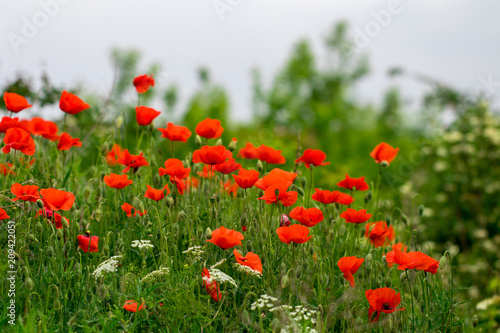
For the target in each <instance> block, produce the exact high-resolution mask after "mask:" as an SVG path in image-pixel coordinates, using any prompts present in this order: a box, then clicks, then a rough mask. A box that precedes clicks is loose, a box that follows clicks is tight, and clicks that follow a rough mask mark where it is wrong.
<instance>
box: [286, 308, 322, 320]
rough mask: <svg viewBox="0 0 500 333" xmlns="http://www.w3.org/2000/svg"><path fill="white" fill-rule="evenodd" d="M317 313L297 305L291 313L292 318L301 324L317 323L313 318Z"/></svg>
mask: <svg viewBox="0 0 500 333" xmlns="http://www.w3.org/2000/svg"><path fill="white" fill-rule="evenodd" d="M315 313H316V310H311V309H308V308H306V307H303V306H302V305H297V306H296V307H295V308H294V309H293V311H290V316H291V317H292V319H293V320H294V321H295V322H297V323H299V322H301V321H309V320H310V321H311V323H313V324H315V323H316V318H315V317H314V316H313V315H314V314H315Z"/></svg>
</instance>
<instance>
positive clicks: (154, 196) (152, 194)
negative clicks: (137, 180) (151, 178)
mask: <svg viewBox="0 0 500 333" xmlns="http://www.w3.org/2000/svg"><path fill="white" fill-rule="evenodd" d="M146 186H147V188H148V189H147V190H146V193H145V194H144V197H145V198H148V199H151V200H154V201H160V200H161V199H163V198H165V190H167V194H169V193H170V189H169V188H168V186H167V185H165V186H164V187H163V188H162V189H161V190H157V189H154V188H152V187H151V186H149V185H146Z"/></svg>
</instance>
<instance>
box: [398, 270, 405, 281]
mask: <svg viewBox="0 0 500 333" xmlns="http://www.w3.org/2000/svg"><path fill="white" fill-rule="evenodd" d="M399 279H400V280H401V283H402V282H403V281H404V280H405V279H406V273H405V272H403V273H401V274H400V275H399Z"/></svg>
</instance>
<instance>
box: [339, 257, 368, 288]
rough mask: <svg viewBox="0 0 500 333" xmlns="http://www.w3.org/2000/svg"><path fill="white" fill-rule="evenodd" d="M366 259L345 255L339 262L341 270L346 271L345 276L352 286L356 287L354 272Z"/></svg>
mask: <svg viewBox="0 0 500 333" xmlns="http://www.w3.org/2000/svg"><path fill="white" fill-rule="evenodd" d="M364 261H365V259H364V258H357V257H343V258H340V260H339V261H338V262H337V266H339V268H340V271H341V272H342V273H344V278H345V279H346V280H347V281H349V284H350V285H351V287H354V276H353V275H354V273H356V272H357V271H358V269H359V268H360V267H361V264H362V263H363V262H364Z"/></svg>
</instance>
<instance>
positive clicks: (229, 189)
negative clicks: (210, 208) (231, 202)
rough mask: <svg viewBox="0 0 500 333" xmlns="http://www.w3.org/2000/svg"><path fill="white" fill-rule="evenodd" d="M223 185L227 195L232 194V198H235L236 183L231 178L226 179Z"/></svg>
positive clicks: (236, 191)
mask: <svg viewBox="0 0 500 333" xmlns="http://www.w3.org/2000/svg"><path fill="white" fill-rule="evenodd" d="M223 185H224V190H225V191H226V193H227V194H229V195H231V194H232V195H233V198H236V195H237V194H238V184H236V183H232V182H231V180H228V181H227V182H225V183H224V184H223Z"/></svg>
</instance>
